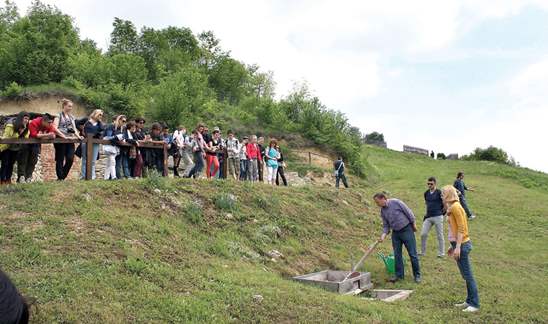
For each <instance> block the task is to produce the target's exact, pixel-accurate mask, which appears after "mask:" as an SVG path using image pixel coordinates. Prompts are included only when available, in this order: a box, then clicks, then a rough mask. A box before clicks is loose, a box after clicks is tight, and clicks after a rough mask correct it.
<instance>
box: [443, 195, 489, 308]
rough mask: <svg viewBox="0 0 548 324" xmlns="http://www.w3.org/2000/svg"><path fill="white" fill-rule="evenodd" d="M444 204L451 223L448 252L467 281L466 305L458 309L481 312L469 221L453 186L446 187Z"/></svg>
mask: <svg viewBox="0 0 548 324" xmlns="http://www.w3.org/2000/svg"><path fill="white" fill-rule="evenodd" d="M441 197H442V199H443V203H444V204H445V206H446V208H447V216H448V223H449V230H448V233H449V242H450V243H451V248H449V251H447V254H448V255H449V256H452V257H453V258H454V259H455V260H456V261H457V266H458V267H459V270H460V274H461V275H462V278H463V279H464V281H466V292H467V297H466V301H465V302H464V303H460V304H456V305H455V306H456V307H461V308H464V310H463V311H464V312H477V311H479V307H480V304H479V295H478V286H477V285H476V280H475V279H474V275H473V273H472V265H471V264H470V258H469V254H470V251H472V242H471V241H470V237H469V235H468V219H467V217H466V213H465V212H464V209H463V208H462V206H461V204H460V202H459V196H458V194H457V190H456V189H455V187H453V186H445V187H443V189H442V191H441Z"/></svg>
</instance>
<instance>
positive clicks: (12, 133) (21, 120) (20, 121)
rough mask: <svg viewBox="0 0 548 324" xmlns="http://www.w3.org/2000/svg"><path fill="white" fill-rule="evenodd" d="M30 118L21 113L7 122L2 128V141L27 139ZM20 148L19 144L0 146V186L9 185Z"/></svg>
mask: <svg viewBox="0 0 548 324" xmlns="http://www.w3.org/2000/svg"><path fill="white" fill-rule="evenodd" d="M29 119H30V116H29V114H28V113H26V112H24V111H22V112H20V113H19V114H18V115H17V117H15V119H12V120H11V121H8V123H7V124H6V127H5V128H4V134H2V139H7V138H28V137H29V130H28V127H27V126H28V123H29ZM20 148H21V145H20V144H0V155H1V160H2V167H0V184H3V185H4V184H10V183H11V176H12V173H13V165H14V164H15V161H16V160H17V154H18V153H19V149H20Z"/></svg>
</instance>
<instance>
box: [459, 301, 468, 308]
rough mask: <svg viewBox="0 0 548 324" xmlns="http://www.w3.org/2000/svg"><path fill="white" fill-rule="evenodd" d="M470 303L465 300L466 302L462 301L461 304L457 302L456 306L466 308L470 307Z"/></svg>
mask: <svg viewBox="0 0 548 324" xmlns="http://www.w3.org/2000/svg"><path fill="white" fill-rule="evenodd" d="M469 306H470V305H468V303H467V302H464V303H460V304H455V307H458V308H466V307H469Z"/></svg>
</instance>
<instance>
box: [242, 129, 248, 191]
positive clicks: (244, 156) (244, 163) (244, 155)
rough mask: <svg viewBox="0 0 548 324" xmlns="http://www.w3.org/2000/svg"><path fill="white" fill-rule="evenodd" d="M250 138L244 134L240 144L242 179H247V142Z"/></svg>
mask: <svg viewBox="0 0 548 324" xmlns="http://www.w3.org/2000/svg"><path fill="white" fill-rule="evenodd" d="M248 140H249V137H248V136H244V137H243V139H242V143H241V144H240V181H245V180H247V178H248V176H247V173H248V169H249V161H248V160H247V142H248Z"/></svg>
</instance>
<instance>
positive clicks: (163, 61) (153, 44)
mask: <svg viewBox="0 0 548 324" xmlns="http://www.w3.org/2000/svg"><path fill="white" fill-rule="evenodd" d="M139 55H141V57H143V59H144V60H145V63H146V66H147V69H148V71H149V80H152V81H155V82H156V81H158V80H159V79H160V78H161V77H162V76H163V75H165V74H169V73H170V72H175V71H177V70H179V69H180V68H181V67H183V66H186V65H188V64H190V63H191V62H194V61H197V60H198V58H199V57H200V47H199V46H198V40H197V39H196V37H194V35H193V34H192V31H191V30H190V29H188V28H177V27H168V28H166V29H162V30H154V29H153V28H147V27H144V28H143V29H142V30H141V35H140V36H139Z"/></svg>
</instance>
